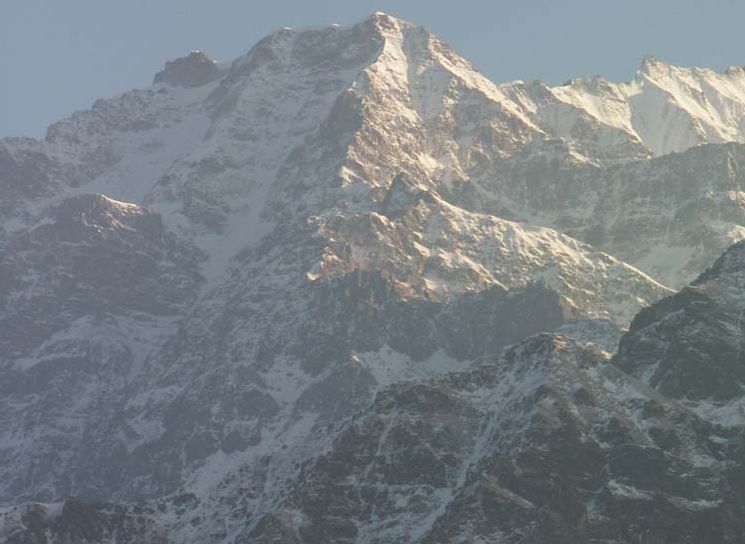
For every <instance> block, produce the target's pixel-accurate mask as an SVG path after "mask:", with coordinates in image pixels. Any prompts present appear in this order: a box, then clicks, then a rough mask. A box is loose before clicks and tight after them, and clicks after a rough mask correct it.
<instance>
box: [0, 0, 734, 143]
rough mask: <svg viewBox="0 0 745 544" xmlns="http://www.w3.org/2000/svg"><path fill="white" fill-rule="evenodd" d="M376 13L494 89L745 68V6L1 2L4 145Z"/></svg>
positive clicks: (585, 1) (597, 1)
mask: <svg viewBox="0 0 745 544" xmlns="http://www.w3.org/2000/svg"><path fill="white" fill-rule="evenodd" d="M374 11H385V12H387V13H390V14H392V15H395V16H397V17H400V18H403V19H407V20H409V21H412V22H414V23H417V24H420V25H423V26H425V27H427V28H428V29H429V30H431V31H432V32H434V33H436V34H438V35H439V36H440V37H442V38H444V39H445V40H446V41H447V42H448V43H449V44H450V45H451V46H452V47H453V48H454V49H455V50H456V51H458V52H459V53H460V54H461V55H463V56H464V57H466V58H468V59H469V60H470V61H471V62H472V63H473V64H474V65H475V66H476V67H477V68H478V69H479V70H481V71H482V72H483V73H484V74H485V75H486V76H487V77H489V78H490V79H492V80H494V81H496V82H503V81H511V80H515V79H524V80H527V79H534V78H540V79H543V80H545V81H547V82H549V83H551V84H560V83H562V82H564V81H566V80H567V79H571V78H574V77H582V76H592V75H595V74H600V75H603V76H605V77H607V78H609V79H612V80H617V81H627V80H629V79H631V78H632V77H633V75H634V72H635V71H636V69H637V68H638V66H639V64H640V63H641V60H642V58H643V57H644V55H646V54H653V55H654V56H656V57H658V58H659V59H662V60H665V61H668V62H672V63H674V64H679V65H683V66H706V67H710V68H714V69H716V70H724V69H726V68H727V67H729V66H742V65H745V38H744V36H743V32H742V24H743V21H745V2H743V1H742V0H709V1H707V0H645V1H640V0H592V1H589V0H540V1H539V0H512V1H502V0H492V1H471V0H457V1H435V0H426V1H425V0H411V1H398V2H391V1H367V0H318V1H308V0H306V1H300V0H295V1H288V0H254V1H246V0H242V1H240V0H126V1H124V0H64V1H60V0H0V136H33V137H43V135H44V133H45V131H46V127H47V126H48V125H49V124H51V123H53V122H54V121H56V120H58V119H61V118H63V117H65V116H67V115H70V114H71V113H72V112H74V111H76V110H80V109H85V108H87V107H89V106H90V105H91V104H92V103H93V101H94V100H96V99H97V98H104V97H109V96H113V95H115V94H118V93H121V92H124V91H127V90H129V89H132V88H138V87H144V86H147V85H149V84H150V82H151V81H152V78H153V75H154V74H155V73H156V72H158V71H159V70H160V69H162V67H163V65H164V64H165V62H166V61H167V60H169V59H173V58H176V57H179V56H183V55H185V54H187V53H188V52H189V51H191V50H194V49H199V50H202V51H205V52H206V53H208V54H209V55H210V56H212V57H213V58H217V59H219V60H232V59H233V58H235V57H237V56H239V55H242V54H244V53H246V52H247V51H248V50H249V49H250V48H251V46H252V45H253V44H254V43H255V42H256V41H258V40H259V39H260V38H262V37H263V36H265V35H266V34H268V33H270V32H272V31H274V30H276V29H278V28H281V27H284V26H293V27H298V26H308V25H322V24H331V23H337V24H351V23H354V22H356V21H358V20H361V19H363V18H365V17H366V16H367V15H369V14H370V13H372V12H374Z"/></svg>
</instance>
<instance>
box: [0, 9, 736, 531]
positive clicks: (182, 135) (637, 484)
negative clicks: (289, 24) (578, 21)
mask: <svg viewBox="0 0 745 544" xmlns="http://www.w3.org/2000/svg"><path fill="white" fill-rule="evenodd" d="M741 165H743V166H741ZM743 184H745V69H743V68H740V67H736V68H730V69H728V70H727V71H726V72H724V73H717V72H715V71H712V70H708V69H702V68H681V67H676V66H672V65H669V64H667V63H665V62H663V61H660V60H657V59H655V58H653V57H646V58H645V59H644V60H643V62H642V64H641V66H640V68H639V70H638V71H637V73H636V74H635V75H634V77H633V79H631V81H629V82H627V83H614V82H609V81H606V80H604V79H602V78H600V77H593V78H589V79H576V80H572V81H569V82H567V83H566V84H565V85H562V86H556V87H552V86H549V85H547V84H545V83H543V82H540V81H529V82H523V81H516V82H511V83H505V84H496V83H493V82H491V81H490V80H488V79H487V78H486V77H484V76H483V75H482V74H480V73H479V72H478V71H477V70H476V69H475V68H474V67H473V66H472V65H471V64H470V63H469V62H468V61H467V60H465V59H463V58H462V57H460V56H459V55H458V54H457V53H455V52H454V51H453V50H452V49H451V48H450V47H449V46H448V45H447V44H446V43H444V42H443V41H442V40H441V39H439V38H438V37H437V36H434V35H432V34H431V33H429V32H428V31H427V30H426V29H424V28H422V27H420V26H417V25H414V24H411V23H408V22H406V21H402V20H399V19H397V18H395V17H392V16H389V15H387V14H384V13H375V14H373V15H372V16H370V17H369V18H367V19H365V20H364V21H361V22H360V23H358V24H355V25H352V26H349V27H341V26H336V25H333V26H328V27H318V28H302V29H290V28H285V29H282V30H279V31H277V32H275V33H273V34H270V35H269V36H267V37H266V38H264V39H263V40H261V41H260V42H259V43H257V44H256V45H255V46H254V47H253V48H251V49H250V51H248V53H246V54H245V55H243V56H241V57H239V58H237V59H235V60H234V61H232V62H231V63H221V62H217V61H214V60H212V59H211V58H210V57H208V56H207V55H206V54H205V53H202V52H199V51H193V52H191V53H190V54H188V56H186V57H183V58H180V59H176V60H173V61H170V62H168V63H166V66H165V68H164V70H163V71H161V72H159V73H158V74H156V75H155V77H154V80H153V84H152V85H151V86H149V87H147V88H144V89H137V90H133V91H130V92H126V93H124V94H121V95H119V96H116V97H113V98H110V99H102V100H98V101H96V102H95V103H94V104H93V106H92V107H91V109H89V110H86V111H82V112H77V113H75V114H73V115H72V116H70V117H69V118H67V119H64V120H62V121H59V122H58V123H56V124H53V125H52V126H50V127H49V129H48V131H47V134H46V137H45V138H44V139H43V140H35V139H29V138H4V139H0V540H3V541H4V542H8V543H13V544H20V543H29V544H30V543H39V542H44V543H49V544H53V543H55V544H56V543H60V544H62V543H65V544H73V543H75V544H77V543H80V544H82V543H99V542H100V543H111V544H114V543H116V544H124V543H135V542H137V543H182V542H184V543H188V542H200V543H209V544H212V543H214V544H217V543H225V544H233V543H236V544H237V543H257V544H258V543H269V542H275V543H286V544H290V543H303V544H305V543H308V544H309V543H339V544H341V543H352V542H359V543H370V544H372V543H388V542H412V543H421V544H425V543H428V544H429V543H431V544H435V543H445V542H448V543H450V542H452V543H458V542H464V543H465V542H473V543H476V542H484V543H485V542H495V543H497V542H498V543H515V544H517V543H518V542H520V543H535V544H539V543H546V542H552V543H556V544H561V543H566V544H569V543H578V542H586V543H588V544H589V543H597V544H599V543H608V544H610V543H617V544H632V543H640V542H643V543H648V544H653V543H676V544H677V543H680V544H687V543H690V544H694V543H701V542H707V543H727V544H729V543H737V542H741V540H742V535H743V534H745V523H744V522H743V520H745V462H744V461H743V460H744V459H745V458H744V457H743V452H744V451H745V397H744V396H743V391H745V389H744V387H745V363H744V362H743V357H742V352H743V350H742V347H743V344H742V342H743V338H744V337H745V336H744V334H745V327H744V325H743V315H745V314H744V312H745V275H744V274H745V272H743V270H745V268H744V267H745V245H744V244H745V242H741V240H743V239H745V192H743V190H742V187H741V186H742V185H743Z"/></svg>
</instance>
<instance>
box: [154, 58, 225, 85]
mask: <svg viewBox="0 0 745 544" xmlns="http://www.w3.org/2000/svg"><path fill="white" fill-rule="evenodd" d="M220 75H221V70H220V67H219V65H218V63H217V62H215V61H214V60H212V59H211V58H210V57H209V56H207V54H205V53H203V52H202V51H198V50H194V51H192V52H190V53H189V54H188V55H187V56H186V57H179V58H177V59H175V60H170V61H168V62H166V67H165V69H164V70H162V71H160V72H158V73H157V74H155V78H154V79H153V83H167V84H169V85H174V86H177V87H198V86H200V85H205V84H206V83H210V82H211V81H214V80H215V79H217V78H218V77H220Z"/></svg>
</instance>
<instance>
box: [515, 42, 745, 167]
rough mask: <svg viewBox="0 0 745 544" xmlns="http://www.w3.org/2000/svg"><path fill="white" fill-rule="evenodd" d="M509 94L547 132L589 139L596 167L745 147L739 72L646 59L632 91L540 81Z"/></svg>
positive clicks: (596, 81) (622, 86)
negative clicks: (639, 156) (704, 147)
mask: <svg viewBox="0 0 745 544" xmlns="http://www.w3.org/2000/svg"><path fill="white" fill-rule="evenodd" d="M505 87H506V88H508V89H511V92H512V95H513V96H515V98H516V99H520V100H523V101H526V107H528V108H530V109H531V110H532V111H533V112H534V113H535V118H536V119H537V120H538V123H539V124H540V126H542V127H543V128H544V130H546V131H547V132H550V133H551V134H553V135H555V136H558V137H561V138H566V139H568V140H579V141H583V140H584V139H586V138H587V133H588V132H589V133H590V134H591V136H592V139H593V140H594V141H595V143H597V144H598V146H599V147H598V148H597V150H596V153H597V154H598V155H599V156H598V157H595V158H599V159H611V160H612V159H614V158H616V156H617V153H618V152H619V151H620V149H621V148H625V149H626V151H627V152H629V153H631V152H632V150H634V149H635V152H637V153H639V152H640V149H639V147H643V148H644V149H645V150H646V151H647V152H649V153H651V154H653V155H654V156H660V155H665V154H667V153H671V152H673V151H677V152H680V151H685V150H686V149H688V148H690V147H694V146H697V145H701V144H705V143H724V142H740V143H742V142H745V69H743V68H742V67H732V68H730V69H728V70H727V71H726V72H724V73H718V72H715V71H713V70H709V69H706V68H682V67H678V66H673V65H671V64H668V63H666V62H663V61H661V60H658V59H656V58H654V57H652V56H648V57H645V58H644V61H643V62H642V64H641V66H640V68H639V70H638V71H637V73H636V76H635V77H634V79H632V80H631V81H630V82H628V83H614V82H610V81H606V80H604V79H602V78H601V77H599V76H595V77H592V78H580V79H574V80H571V81H570V82H568V83H567V84H565V85H562V86H559V87H548V86H546V85H545V84H543V83H541V82H539V81H534V82H530V83H527V84H525V83H522V82H517V83H513V84H509V85H507V86H505ZM580 152H581V149H580ZM604 154H605V156H604ZM589 158H593V157H592V156H590V157H589Z"/></svg>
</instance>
